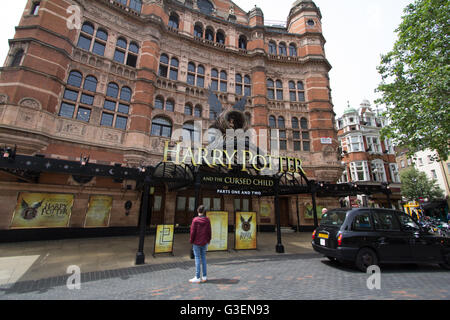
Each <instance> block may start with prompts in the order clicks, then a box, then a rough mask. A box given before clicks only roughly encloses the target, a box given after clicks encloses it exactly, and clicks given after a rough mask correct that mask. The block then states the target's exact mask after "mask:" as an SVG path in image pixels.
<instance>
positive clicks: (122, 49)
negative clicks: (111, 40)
mask: <svg viewBox="0 0 450 320" xmlns="http://www.w3.org/2000/svg"><path fill="white" fill-rule="evenodd" d="M127 46H128V43H127V40H126V39H125V38H119V39H117V43H116V51H115V52H114V61H116V62H119V63H124V62H125V55H126V50H127Z"/></svg>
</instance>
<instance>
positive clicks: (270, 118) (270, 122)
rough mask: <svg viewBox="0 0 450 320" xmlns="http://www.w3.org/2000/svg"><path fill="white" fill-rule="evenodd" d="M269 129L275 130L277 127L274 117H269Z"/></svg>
mask: <svg viewBox="0 0 450 320" xmlns="http://www.w3.org/2000/svg"><path fill="white" fill-rule="evenodd" d="M269 127H270V128H271V129H275V128H276V127H277V120H276V118H275V117H274V116H270V117H269Z"/></svg>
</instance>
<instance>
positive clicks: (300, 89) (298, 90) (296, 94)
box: [289, 81, 305, 102]
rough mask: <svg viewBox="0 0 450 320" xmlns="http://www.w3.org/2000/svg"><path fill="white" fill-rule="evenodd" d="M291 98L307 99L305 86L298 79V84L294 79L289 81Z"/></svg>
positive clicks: (295, 99)
mask: <svg viewBox="0 0 450 320" xmlns="http://www.w3.org/2000/svg"><path fill="white" fill-rule="evenodd" d="M289 100H290V101H300V102H304V101H305V88H304V86H303V82H301V81H297V84H296V83H295V82H294V81H289Z"/></svg>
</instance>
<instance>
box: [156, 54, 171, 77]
mask: <svg viewBox="0 0 450 320" xmlns="http://www.w3.org/2000/svg"><path fill="white" fill-rule="evenodd" d="M168 73H169V57H168V56H167V55H166V54H162V55H161V57H160V59H159V73H158V74H159V76H160V77H164V78H167V75H168Z"/></svg>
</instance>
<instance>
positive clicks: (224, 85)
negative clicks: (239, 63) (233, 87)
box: [220, 70, 228, 92]
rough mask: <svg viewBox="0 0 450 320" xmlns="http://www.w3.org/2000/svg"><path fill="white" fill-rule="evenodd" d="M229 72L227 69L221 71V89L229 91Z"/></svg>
mask: <svg viewBox="0 0 450 320" xmlns="http://www.w3.org/2000/svg"><path fill="white" fill-rule="evenodd" d="M227 79H228V77H227V73H226V72H225V71H223V70H222V71H220V91H221V92H227Z"/></svg>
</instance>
